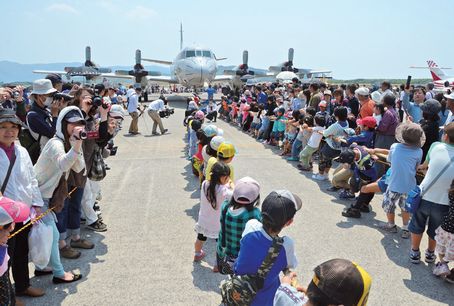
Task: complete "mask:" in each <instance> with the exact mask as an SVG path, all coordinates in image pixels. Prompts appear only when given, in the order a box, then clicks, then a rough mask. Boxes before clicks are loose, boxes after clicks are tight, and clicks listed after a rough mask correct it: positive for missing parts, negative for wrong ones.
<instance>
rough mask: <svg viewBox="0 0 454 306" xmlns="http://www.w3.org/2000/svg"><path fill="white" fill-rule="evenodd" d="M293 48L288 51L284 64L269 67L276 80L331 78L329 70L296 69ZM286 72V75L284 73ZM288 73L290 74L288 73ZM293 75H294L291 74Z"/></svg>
mask: <svg viewBox="0 0 454 306" xmlns="http://www.w3.org/2000/svg"><path fill="white" fill-rule="evenodd" d="M293 55H294V50H293V48H290V49H288V58H287V61H286V62H283V63H282V64H278V65H277V66H270V67H269V68H268V70H269V71H271V72H273V73H274V75H275V76H276V78H277V79H284V76H285V79H288V78H292V77H297V78H298V79H303V80H307V79H308V80H310V79H313V78H331V77H330V76H329V74H330V73H331V72H332V71H331V70H315V69H308V68H296V67H294V66H293ZM284 72H286V73H284ZM288 72H290V73H288ZM292 73H294V75H293V74H292Z"/></svg>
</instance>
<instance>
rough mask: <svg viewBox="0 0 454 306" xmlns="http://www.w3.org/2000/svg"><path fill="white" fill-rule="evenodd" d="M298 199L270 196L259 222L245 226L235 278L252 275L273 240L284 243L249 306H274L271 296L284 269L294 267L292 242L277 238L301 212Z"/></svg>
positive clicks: (283, 194)
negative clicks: (299, 211)
mask: <svg viewBox="0 0 454 306" xmlns="http://www.w3.org/2000/svg"><path fill="white" fill-rule="evenodd" d="M301 206H302V203H301V199H300V198H299V197H298V196H297V195H295V194H293V193H291V192H290V191H288V190H276V191H273V192H271V193H270V194H269V195H268V196H267V197H266V199H265V200H264V201H263V205H262V219H263V222H262V223H260V220H250V221H248V222H247V223H246V227H245V229H244V232H243V235H242V238H241V247H240V252H239V254H238V258H237V260H236V262H235V274H237V275H245V274H250V275H252V274H255V273H257V271H258V269H259V267H260V266H261V264H262V262H263V261H264V260H265V257H266V256H267V254H268V251H269V249H270V247H271V245H272V243H273V240H274V239H281V240H283V245H282V247H281V248H280V250H279V255H278V256H277V257H276V258H275V259H274V262H273V263H272V266H271V269H270V271H269V273H268V274H267V276H266V278H265V280H264V283H263V287H261V288H259V290H258V291H257V294H256V296H255V297H254V300H253V301H252V303H251V304H250V305H261V306H262V305H273V300H274V295H275V293H276V291H277V289H278V288H279V285H280V280H279V274H280V272H281V271H283V270H284V269H293V268H295V267H296V265H297V259H296V256H295V253H294V246H293V240H292V239H291V238H289V237H287V236H284V237H282V238H279V233H280V232H281V231H282V229H284V228H285V227H287V226H290V225H291V224H292V223H293V217H294V216H295V213H296V212H297V211H298V210H300V209H301Z"/></svg>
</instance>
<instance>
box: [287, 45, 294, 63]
mask: <svg viewBox="0 0 454 306" xmlns="http://www.w3.org/2000/svg"><path fill="white" fill-rule="evenodd" d="M293 52H294V50H293V48H290V49H288V61H289V62H292V63H293Z"/></svg>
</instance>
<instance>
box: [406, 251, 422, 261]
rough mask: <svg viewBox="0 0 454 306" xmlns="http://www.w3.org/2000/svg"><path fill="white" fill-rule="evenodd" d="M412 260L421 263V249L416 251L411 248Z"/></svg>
mask: <svg viewBox="0 0 454 306" xmlns="http://www.w3.org/2000/svg"><path fill="white" fill-rule="evenodd" d="M409 256H410V261H411V262H412V263H414V264H419V263H420V261H421V252H420V251H419V250H417V251H415V250H413V249H411V250H410V254H409Z"/></svg>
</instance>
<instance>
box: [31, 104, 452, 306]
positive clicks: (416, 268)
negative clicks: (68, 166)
mask: <svg viewBox="0 0 454 306" xmlns="http://www.w3.org/2000/svg"><path fill="white" fill-rule="evenodd" d="M180 105H181V106H183V105H185V103H182V104H180ZM183 113H184V110H183V109H182V108H178V109H176V111H175V114H174V115H173V116H172V117H170V118H168V119H164V120H163V122H164V126H165V127H166V128H168V129H169V131H170V132H169V133H168V134H166V135H164V136H153V137H150V136H149V135H150V134H151V127H152V121H151V119H150V118H149V117H148V115H147V114H144V115H143V116H141V117H140V120H139V130H140V132H141V133H142V134H141V135H138V136H133V137H130V136H126V135H125V134H127V132H128V126H129V122H130V118H129V116H127V117H126V120H125V122H124V124H123V129H122V130H121V131H120V133H119V135H118V136H117V137H116V138H115V143H116V144H117V145H118V146H119V148H118V154H117V156H114V157H110V158H108V159H107V163H108V164H109V166H110V167H111V168H112V169H111V170H109V171H108V175H107V177H106V178H105V179H104V180H103V181H102V182H101V186H102V196H103V198H102V201H101V203H100V206H101V209H102V215H103V218H104V222H105V223H106V224H107V225H108V231H107V232H105V233H94V232H92V231H88V230H84V231H83V235H84V236H85V237H86V238H87V239H90V240H92V241H93V242H95V244H96V247H95V248H94V249H93V250H82V256H81V257H80V259H77V260H66V259H63V265H64V267H65V268H66V269H67V270H69V269H74V270H76V271H80V272H81V273H82V274H83V279H82V280H81V281H79V282H77V283H73V284H69V285H53V284H52V282H51V276H44V277H39V278H36V277H33V278H32V284H33V285H34V286H37V287H42V288H45V290H46V295H45V296H44V297H41V298H34V299H30V298H22V300H23V301H25V302H26V304H27V305H199V306H201V305H219V304H220V294H219V289H218V286H219V283H220V281H221V280H222V279H223V278H224V276H222V275H219V274H214V273H213V272H212V271H211V268H212V266H213V264H214V262H215V242H214V241H213V240H211V241H210V240H209V241H208V242H207V243H206V245H205V247H204V249H205V251H206V252H207V254H208V256H207V257H206V258H205V260H204V261H202V262H201V263H193V261H192V258H193V247H194V246H193V245H194V241H195V238H196V234H195V232H194V224H195V222H196V220H197V216H198V209H199V190H198V180H197V179H196V178H195V177H194V176H193V175H192V173H191V168H190V165H189V162H188V161H187V160H186V159H185V154H184V148H185V142H184V136H185V128H184V127H183V125H182V120H183ZM217 125H218V126H219V127H221V128H223V129H224V137H225V138H226V139H228V140H230V141H231V142H232V143H234V144H235V146H236V148H237V151H238V154H237V156H236V157H235V159H234V161H233V166H234V168H235V175H236V179H238V178H241V177H243V176H251V177H253V178H255V179H257V180H258V181H259V183H260V184H261V190H262V192H261V195H262V198H264V197H265V196H266V195H267V194H268V193H269V192H270V191H272V190H273V189H280V188H287V189H289V190H291V191H292V192H295V193H297V194H299V195H300V197H301V198H302V200H303V208H302V210H301V211H300V212H298V213H297V215H296V216H295V220H294V223H293V224H292V225H291V226H290V227H288V228H286V229H284V231H283V232H282V234H283V235H289V236H290V237H292V238H293V239H294V241H295V252H296V254H297V257H298V261H299V266H298V268H297V269H296V272H297V273H298V276H299V282H300V283H301V284H304V285H306V284H308V283H309V282H310V280H311V278H312V269H313V268H314V267H315V266H316V265H318V264H320V263H321V262H323V261H326V260H328V259H332V258H347V259H350V260H353V261H355V262H357V263H358V264H360V265H361V266H363V267H364V268H365V269H366V270H367V271H368V272H369V273H370V274H371V276H372V278H373V283H372V289H371V293H370V296H369V303H368V305H411V306H414V305H454V293H453V292H454V291H453V290H454V289H453V288H454V287H453V285H450V284H448V283H446V282H444V281H443V280H441V279H439V278H436V277H434V276H433V275H432V272H431V269H432V267H433V265H427V264H426V263H424V262H421V263H420V264H419V265H415V264H412V263H410V261H409V259H408V251H409V249H410V242H409V240H404V239H401V238H400V233H399V234H386V233H383V232H381V231H380V230H379V229H377V225H378V224H380V223H381V222H383V221H385V220H386V218H385V214H384V213H383V211H382V209H381V205H380V204H381V200H382V196H381V195H380V196H376V197H375V199H374V200H373V203H372V204H373V212H371V213H369V214H363V217H362V218H361V219H347V218H344V217H342V216H341V212H342V210H343V209H344V207H345V206H347V205H349V204H350V203H351V202H350V201H343V200H339V199H337V198H336V197H334V194H333V193H328V192H326V191H325V190H326V188H327V187H328V186H329V183H327V182H323V183H318V182H314V181H313V180H312V179H311V178H310V174H308V173H303V174H302V173H301V172H300V171H298V169H297V168H296V167H295V166H296V165H295V164H294V163H290V162H287V161H286V160H285V159H283V158H282V157H280V156H279V155H277V154H275V153H273V152H272V150H271V149H270V148H267V147H265V146H264V145H263V144H261V143H259V142H256V141H255V140H254V139H252V138H251V137H249V136H247V135H246V134H244V133H242V132H241V131H239V130H238V129H236V128H235V127H232V126H230V125H228V124H226V123H225V122H222V121H221V120H218V122H217ZM396 220H397V224H398V225H401V219H400V217H399V218H396ZM82 227H83V226H82ZM424 240H426V238H424ZM426 245H427V243H426V242H424V243H423V245H422V246H421V250H422V251H424V249H425V247H426ZM32 272H33V269H31V274H32Z"/></svg>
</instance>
